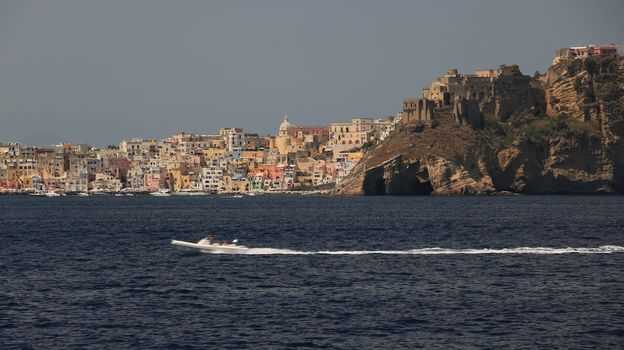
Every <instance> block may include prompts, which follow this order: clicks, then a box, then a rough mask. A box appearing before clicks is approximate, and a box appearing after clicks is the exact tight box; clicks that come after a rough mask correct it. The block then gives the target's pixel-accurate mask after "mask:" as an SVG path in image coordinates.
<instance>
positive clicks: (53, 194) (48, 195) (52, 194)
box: [45, 191, 61, 197]
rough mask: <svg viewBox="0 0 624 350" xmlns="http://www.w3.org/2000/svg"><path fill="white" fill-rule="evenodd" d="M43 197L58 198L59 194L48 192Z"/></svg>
mask: <svg viewBox="0 0 624 350" xmlns="http://www.w3.org/2000/svg"><path fill="white" fill-rule="evenodd" d="M45 196H46V197H60V196H61V194H60V193H58V192H53V191H49V192H46V193H45Z"/></svg>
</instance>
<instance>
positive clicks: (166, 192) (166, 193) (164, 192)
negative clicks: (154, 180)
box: [150, 189, 171, 197]
mask: <svg viewBox="0 0 624 350" xmlns="http://www.w3.org/2000/svg"><path fill="white" fill-rule="evenodd" d="M150 195H152V196H157V197H169V196H170V195H171V194H170V191H169V190H166V189H161V190H158V191H156V192H150Z"/></svg>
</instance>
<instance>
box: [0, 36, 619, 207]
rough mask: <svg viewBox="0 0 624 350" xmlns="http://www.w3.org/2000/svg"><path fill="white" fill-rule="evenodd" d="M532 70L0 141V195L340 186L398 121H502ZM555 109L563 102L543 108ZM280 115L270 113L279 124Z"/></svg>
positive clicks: (525, 98) (562, 55)
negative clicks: (131, 130) (381, 103)
mask: <svg viewBox="0 0 624 350" xmlns="http://www.w3.org/2000/svg"><path fill="white" fill-rule="evenodd" d="M622 56H624V50H623V46H622V45H589V46H582V47H570V48H564V49H560V50H558V51H557V52H556V55H555V57H554V59H553V65H556V64H559V63H561V62H566V61H570V60H576V59H586V58H588V57H596V58H605V57H622ZM531 79H532V78H531V77H530V76H528V75H524V74H522V73H521V72H520V70H519V68H518V66H516V65H502V66H500V67H498V68H495V69H485V70H478V71H476V72H474V74H460V73H459V72H458V70H457V69H449V70H448V71H447V74H445V75H443V76H441V77H439V78H437V79H435V80H434V81H433V82H432V83H431V84H430V85H429V86H427V87H425V88H424V89H423V90H422V94H421V97H417V98H408V99H404V100H403V104H402V107H401V108H400V111H399V112H398V113H395V114H393V115H391V116H387V117H383V118H371V117H355V118H352V119H351V120H350V121H347V122H336V123H331V124H329V125H305V124H299V121H294V120H290V119H289V118H288V116H284V117H283V120H281V124H279V126H277V125H276V126H277V127H276V134H275V135H265V136H263V135H259V134H257V133H250V132H247V131H246V130H245V129H243V128H240V127H230V128H222V129H220V130H218V133H217V132H215V133H206V134H200V133H187V132H179V133H177V134H175V135H172V136H170V137H167V138H165V139H161V140H156V139H141V138H135V139H131V140H123V141H121V142H120V143H119V144H118V145H111V146H108V147H105V148H96V147H92V146H90V145H88V144H83V143H81V144H72V143H59V144H55V145H51V146H48V147H35V146H29V145H25V144H22V143H21V142H18V141H11V142H7V143H0V193H4V194H17V193H21V194H30V195H37V196H60V195H65V194H76V195H82V196H87V195H92V194H116V195H120V196H125V195H134V194H138V193H149V194H152V195H155V196H169V195H171V194H178V195H182V194H184V195H199V194H259V193H310V192H320V193H322V192H324V191H328V190H331V189H333V188H334V187H335V186H337V185H340V184H341V183H342V182H343V181H344V180H345V178H347V176H348V175H349V173H350V172H351V170H352V169H353V168H354V167H355V166H356V164H357V163H358V162H359V161H360V159H361V158H362V157H363V155H365V153H366V152H367V150H369V149H372V148H374V147H375V146H376V145H378V144H379V143H381V142H383V141H384V140H386V139H387V138H388V137H389V136H390V135H391V133H392V132H393V131H394V130H395V129H397V128H400V125H401V124H407V123H411V122H415V121H421V122H431V121H433V120H435V119H437V118H439V117H440V116H449V117H450V119H451V120H453V121H454V122H456V123H459V124H464V125H468V126H469V127H471V128H474V129H479V128H482V127H483V124H484V116H485V115H493V116H495V117H496V118H497V119H498V120H500V121H507V120H509V119H510V118H513V117H514V116H515V115H516V114H517V113H519V112H523V111H528V110H529V109H530V107H531V106H533V105H534V102H533V97H532V95H531ZM548 112H549V113H550V112H552V114H553V115H555V114H556V113H559V112H561V111H559V110H555V109H552V110H550V109H549V110H548ZM279 122H280V119H279V118H276V124H278V123H279Z"/></svg>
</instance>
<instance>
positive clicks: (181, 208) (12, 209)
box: [0, 195, 624, 349]
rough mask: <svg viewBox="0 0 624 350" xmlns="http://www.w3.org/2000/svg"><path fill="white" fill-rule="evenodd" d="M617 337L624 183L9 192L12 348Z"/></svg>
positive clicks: (3, 337) (4, 228)
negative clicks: (544, 191)
mask: <svg viewBox="0 0 624 350" xmlns="http://www.w3.org/2000/svg"><path fill="white" fill-rule="evenodd" d="M207 234H211V235H212V236H214V237H215V238H216V239H219V240H232V239H236V238H237V239H239V241H240V244H243V245H245V246H247V247H249V248H250V250H249V251H248V253H247V254H209V253H198V254H189V253H188V252H183V251H180V250H177V249H175V247H174V246H172V245H171V244H170V241H171V240H172V239H176V240H185V241H191V242H196V241H197V240H199V239H201V238H203V237H204V236H206V235H207ZM623 346H624V196H513V197H390V196H388V197H326V196H273V195H260V196H253V197H252V196H244V197H243V198H232V197H217V196H171V197H151V196H136V197H114V196H91V197H71V196H68V197H54V198H46V197H28V196H3V197H0V348H1V349H320V348H322V349H416V348H423V349H622V348H623Z"/></svg>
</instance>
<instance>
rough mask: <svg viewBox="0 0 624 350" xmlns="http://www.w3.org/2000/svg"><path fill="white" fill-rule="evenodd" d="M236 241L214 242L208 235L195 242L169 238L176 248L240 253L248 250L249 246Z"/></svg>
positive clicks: (201, 251)
mask: <svg viewBox="0 0 624 350" xmlns="http://www.w3.org/2000/svg"><path fill="white" fill-rule="evenodd" d="M237 243H238V240H237V239H235V240H233V241H232V242H227V241H224V242H221V243H219V242H215V241H213V240H212V237H210V236H208V237H206V238H202V239H200V240H199V241H198V242H197V243H192V242H186V241H178V240H175V239H172V240H171V244H172V245H174V246H175V247H176V248H178V249H181V250H187V251H188V250H190V251H196V252H200V253H230V254H241V253H245V252H246V251H247V250H249V248H247V247H245V246H244V245H238V244H237Z"/></svg>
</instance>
